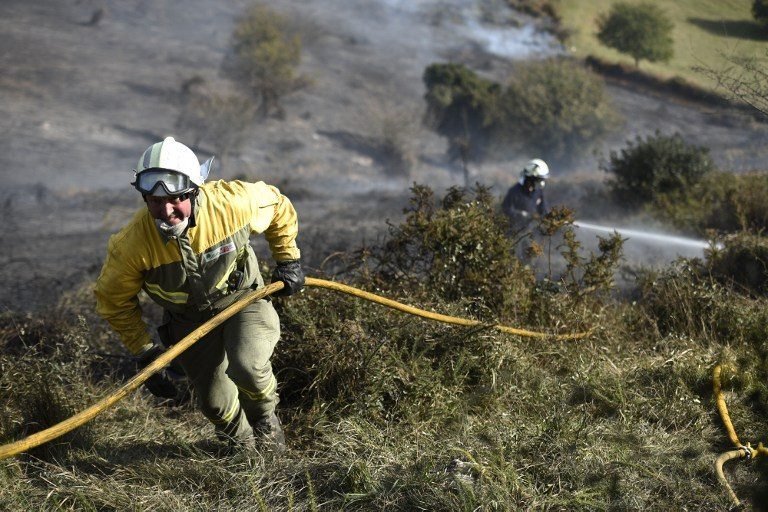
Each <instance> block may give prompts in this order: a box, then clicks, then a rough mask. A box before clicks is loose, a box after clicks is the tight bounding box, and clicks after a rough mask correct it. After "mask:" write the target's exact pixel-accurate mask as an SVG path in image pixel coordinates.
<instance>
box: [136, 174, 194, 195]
mask: <svg viewBox="0 0 768 512" xmlns="http://www.w3.org/2000/svg"><path fill="white" fill-rule="evenodd" d="M133 186H134V187H136V190H138V191H139V192H141V194H142V195H145V196H178V195H181V194H185V193H187V192H189V191H190V190H191V189H192V188H193V187H192V184H191V182H190V180H189V176H187V175H185V174H181V173H179V172H176V171H168V170H166V169H148V170H146V171H142V172H140V173H139V174H137V175H136V181H135V182H134V183H133Z"/></svg>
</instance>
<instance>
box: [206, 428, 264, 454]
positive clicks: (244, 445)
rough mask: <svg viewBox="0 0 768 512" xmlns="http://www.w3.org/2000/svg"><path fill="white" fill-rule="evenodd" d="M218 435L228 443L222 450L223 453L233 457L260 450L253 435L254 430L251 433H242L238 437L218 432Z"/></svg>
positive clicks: (220, 439)
mask: <svg viewBox="0 0 768 512" xmlns="http://www.w3.org/2000/svg"><path fill="white" fill-rule="evenodd" d="M216 437H217V438H218V439H219V441H223V442H224V443H226V446H225V447H224V449H223V450H222V451H221V452H220V454H221V455H226V456H230V457H231V456H234V455H237V454H240V453H242V454H245V455H250V454H253V453H257V452H258V448H257V447H256V438H255V437H254V436H253V433H252V432H251V434H250V435H241V436H238V437H232V436H227V435H224V434H221V433H220V432H217V434H216Z"/></svg>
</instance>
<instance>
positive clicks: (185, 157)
mask: <svg viewBox="0 0 768 512" xmlns="http://www.w3.org/2000/svg"><path fill="white" fill-rule="evenodd" d="M212 161H213V157H211V158H210V159H208V160H207V161H206V162H205V163H204V164H203V165H200V162H199V161H198V159H197V156H195V153H194V152H193V151H192V150H191V149H189V148H188V147H187V146H185V145H184V144H182V143H181V142H176V140H174V138H173V137H166V138H165V139H164V140H163V141H162V142H158V143H156V144H152V145H151V146H149V147H148V148H147V150H146V151H144V154H142V155H141V158H139V162H138V164H136V169H135V171H134V172H135V173H136V181H135V182H134V183H133V186H134V187H136V188H137V189H138V190H139V191H140V192H141V193H142V194H144V195H153V194H154V195H178V194H184V193H187V192H190V191H191V190H192V189H195V188H197V187H199V186H201V185H202V184H203V183H204V182H205V178H207V177H208V173H209V171H210V168H211V163H212Z"/></svg>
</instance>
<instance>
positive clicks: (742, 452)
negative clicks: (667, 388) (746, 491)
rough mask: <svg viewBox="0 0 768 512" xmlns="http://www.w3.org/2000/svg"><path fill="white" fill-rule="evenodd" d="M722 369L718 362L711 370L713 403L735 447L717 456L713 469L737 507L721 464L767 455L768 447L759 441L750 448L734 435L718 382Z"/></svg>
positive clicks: (736, 497)
mask: <svg viewBox="0 0 768 512" xmlns="http://www.w3.org/2000/svg"><path fill="white" fill-rule="evenodd" d="M722 371H723V369H722V367H721V366H720V365H719V364H718V365H717V366H715V369H714V370H713V371H712V388H713V391H714V393H715V403H716V404H717V411H718V412H719V413H720V419H721V420H722V421H723V425H725V430H726V431H727V432H728V438H729V439H730V440H731V443H733V445H734V446H735V447H736V449H735V450H730V451H727V452H725V453H723V454H721V455H720V456H719V457H718V458H717V460H716V461H715V471H716V472H717V479H718V480H719V481H720V483H721V484H722V485H723V486H724V487H725V489H726V490H727V491H728V496H730V498H731V501H732V502H733V504H734V505H735V506H737V507H738V506H740V505H741V501H739V498H738V496H736V493H735V492H733V489H731V486H730V484H728V480H727V479H726V478H725V473H724V472H723V464H725V463H726V462H728V461H729V460H733V459H742V458H746V459H747V460H751V459H755V458H757V457H758V456H761V455H762V456H766V455H768V448H765V447H764V446H763V443H759V444H758V446H757V448H752V447H751V446H750V444H749V443H747V444H745V445H744V444H741V441H739V436H738V435H736V429H734V428H733V423H731V417H730V415H729V414H728V408H727V407H726V405H725V398H724V397H723V389H722V385H721V383H720V375H721V373H722Z"/></svg>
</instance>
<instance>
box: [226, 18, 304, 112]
mask: <svg viewBox="0 0 768 512" xmlns="http://www.w3.org/2000/svg"><path fill="white" fill-rule="evenodd" d="M289 32H290V31H289V29H288V23H287V21H286V20H285V18H283V17H282V16H280V15H279V14H277V13H276V12H274V11H273V10H272V9H270V8H268V7H266V6H264V5H253V6H252V7H251V8H250V9H249V10H248V11H247V12H246V14H245V16H244V17H243V18H242V19H241V20H240V21H239V22H238V23H237V25H236V27H235V30H234V33H233V36H232V39H233V42H232V49H233V51H234V63H233V65H232V66H231V68H230V69H229V72H230V73H231V74H232V75H233V76H234V77H235V78H236V79H237V81H238V82H240V83H241V84H242V85H243V86H244V87H245V88H246V89H247V90H249V91H250V93H251V94H253V95H254V96H255V97H256V98H257V99H258V100H259V101H260V104H259V112H260V114H261V115H262V116H266V115H268V114H270V113H271V112H273V111H274V112H276V113H277V115H278V116H282V115H283V109H282V106H281V105H280V98H281V97H282V96H284V95H285V94H287V93H289V92H291V91H293V90H294V89H295V88H296V87H297V86H298V85H299V83H300V81H299V77H298V76H297V74H296V69H297V68H298V66H299V63H300V62H301V39H300V38H299V36H298V35H293V34H290V33H289Z"/></svg>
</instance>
